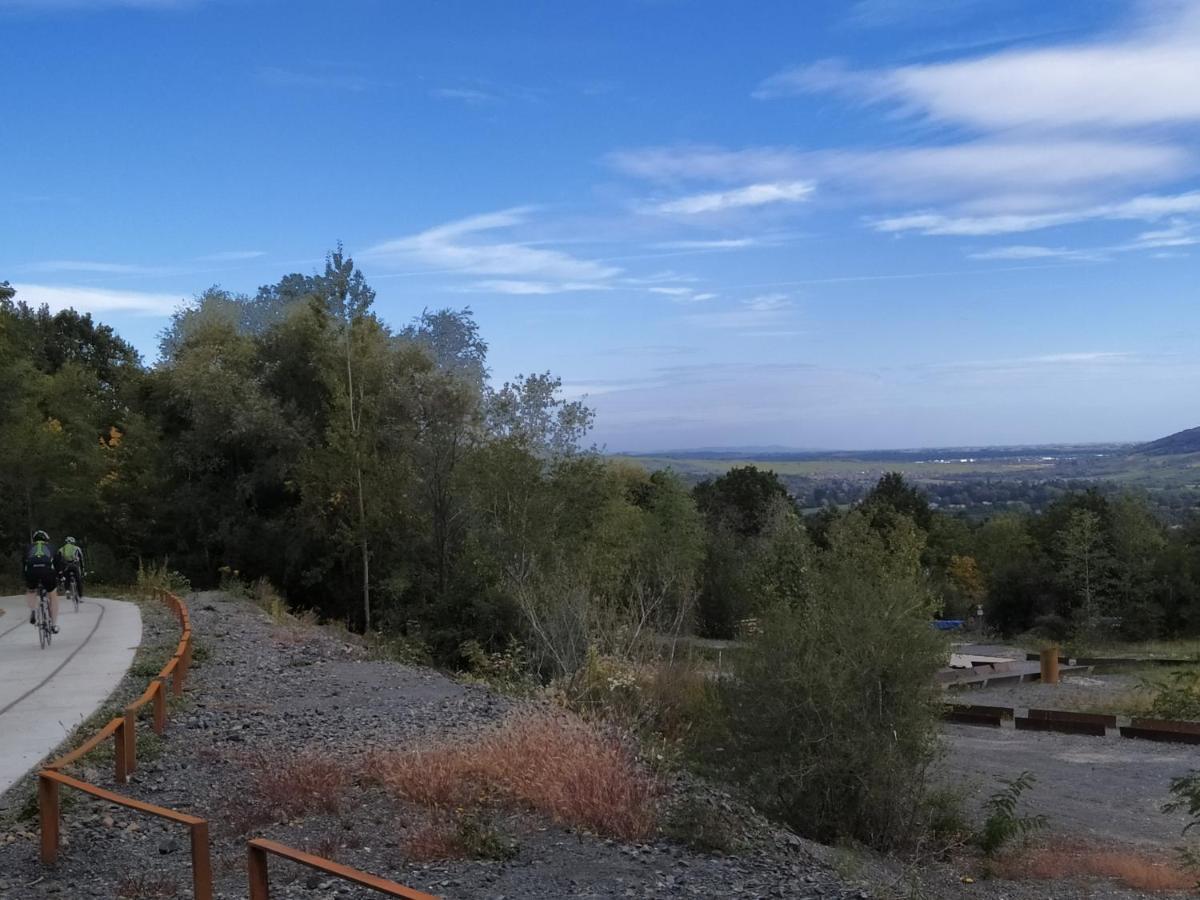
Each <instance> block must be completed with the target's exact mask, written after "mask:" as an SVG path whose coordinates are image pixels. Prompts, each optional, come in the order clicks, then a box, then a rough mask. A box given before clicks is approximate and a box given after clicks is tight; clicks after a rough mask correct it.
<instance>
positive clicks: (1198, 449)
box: [1133, 427, 1200, 456]
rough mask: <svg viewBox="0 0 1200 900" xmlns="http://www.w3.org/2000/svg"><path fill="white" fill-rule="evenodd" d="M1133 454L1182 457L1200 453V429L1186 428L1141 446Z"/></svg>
mask: <svg viewBox="0 0 1200 900" xmlns="http://www.w3.org/2000/svg"><path fill="white" fill-rule="evenodd" d="M1133 452H1134V453H1135V454H1137V455H1139V456H1182V455H1183V454H1186V453H1200V427H1196V428H1186V429H1184V430H1183V431H1177V432H1175V433H1174V434H1168V435H1167V436H1166V437H1162V438H1159V439H1158V440H1156V441H1150V442H1149V443H1145V444H1139V445H1138V446H1137V447H1135V448H1134V450H1133Z"/></svg>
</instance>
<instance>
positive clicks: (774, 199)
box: [648, 181, 814, 216]
mask: <svg viewBox="0 0 1200 900" xmlns="http://www.w3.org/2000/svg"><path fill="white" fill-rule="evenodd" d="M813 189H814V185H813V183H812V182H811V181H776V182H766V183H762V184H748V185H745V186H744V187H740V188H734V189H733V190H728V191H712V192H710V193H705V194H692V195H690V196H687V197H679V198H678V199H675V200H668V201H666V202H662V203H657V204H655V205H654V206H652V207H650V208H649V209H648V211H650V212H656V213H662V214H666V215H684V216H694V215H701V214H704V213H715V212H724V211H726V210H730V209H741V208H744V207H753V206H766V205H768V204H773V203H798V202H800V201H803V200H808V199H810V198H811V195H812V192H813Z"/></svg>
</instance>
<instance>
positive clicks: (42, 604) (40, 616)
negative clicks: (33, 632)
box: [37, 597, 50, 650]
mask: <svg viewBox="0 0 1200 900" xmlns="http://www.w3.org/2000/svg"><path fill="white" fill-rule="evenodd" d="M37 633H38V646H40V647H41V648H42V649H43V650H45V649H46V648H47V647H48V646H50V622H49V614H48V613H47V611H46V598H45V597H40V598H39V599H38V607H37Z"/></svg>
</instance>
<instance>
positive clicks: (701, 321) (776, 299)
mask: <svg viewBox="0 0 1200 900" xmlns="http://www.w3.org/2000/svg"><path fill="white" fill-rule="evenodd" d="M793 306H794V303H793V301H792V300H791V298H790V297H789V296H788V295H787V294H761V295H759V296H757V297H752V298H750V299H749V300H743V301H741V302H740V303H739V304H737V305H736V306H735V307H733V308H730V309H724V310H719V311H713V312H699V313H690V314H688V315H686V316H684V320H685V321H687V322H689V323H691V324H693V325H699V326H701V327H704V328H721V329H728V330H734V331H738V332H741V333H742V334H744V335H745V336H747V337H761V336H763V335H764V334H770V333H775V332H778V331H779V330H781V329H782V328H784V326H785V323H787V322H789V320H790V319H791V315H792V308H793Z"/></svg>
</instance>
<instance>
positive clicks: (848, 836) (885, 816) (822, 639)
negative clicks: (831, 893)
mask: <svg viewBox="0 0 1200 900" xmlns="http://www.w3.org/2000/svg"><path fill="white" fill-rule="evenodd" d="M828 541H829V549H828V550H826V551H824V552H823V553H822V554H821V557H820V559H819V561H818V564H817V567H816V571H815V572H814V573H813V575H812V576H811V577H812V578H813V582H812V585H811V588H810V589H809V590H808V591H807V595H808V596H807V599H800V600H798V601H796V602H780V603H777V604H776V605H775V606H774V607H773V608H772V609H770V610H769V611H767V612H766V613H765V614H764V615H763V616H762V617H761V622H760V631H759V633H758V634H756V635H751V636H749V644H750V648H749V650H748V651H747V652H745V653H740V654H738V656H737V659H736V669H735V675H736V677H735V678H733V679H729V680H728V681H727V682H726V684H727V689H728V708H729V715H730V722H731V726H732V727H731V735H730V750H731V752H730V753H729V754H728V755H729V756H730V758H731V765H732V768H733V771H734V773H735V774H736V775H737V776H738V777H739V778H740V780H741V781H742V782H743V784H745V785H746V787H747V788H748V789H749V791H750V792H751V794H752V796H753V797H754V798H755V799H756V801H757V802H758V804H759V805H760V806H763V807H765V808H767V809H769V810H771V811H773V812H774V813H775V814H777V815H778V816H780V817H781V818H782V819H784V821H786V822H787V823H789V824H790V825H791V826H792V827H794V828H795V829H796V830H798V831H799V832H800V833H802V834H805V835H807V836H809V837H812V838H815V839H817V840H822V841H825V842H835V841H838V840H855V841H859V842H862V843H865V844H868V845H871V846H875V847H881V848H887V847H893V846H896V845H899V844H902V843H906V842H908V841H910V840H911V839H913V838H915V837H916V836H917V835H915V834H914V831H915V830H916V829H918V828H919V826H920V824H921V822H922V820H923V818H924V815H923V805H924V802H925V787H926V778H925V773H926V770H927V767H928V766H929V764H930V763H931V762H932V761H933V759H934V757H935V755H936V753H937V747H938V743H937V741H938V734H939V713H940V700H941V698H940V696H939V694H938V691H937V688H936V687H935V686H934V680H933V676H934V673H935V672H936V671H937V670H938V669H939V668H940V667H941V666H942V665H943V664H944V661H945V659H946V653H947V646H946V644H945V642H944V639H943V638H942V637H941V636H940V635H939V634H938V633H937V632H935V631H934V629H932V628H931V627H930V624H929V623H930V619H931V618H932V616H933V611H934V607H935V602H934V600H933V598H932V597H931V596H930V593H929V591H928V589H927V587H926V585H925V583H924V581H923V576H922V574H921V566H920V552H921V545H922V540H921V538H920V534H919V532H917V531H916V529H915V528H914V527H913V526H912V524H911V522H908V521H907V520H906V519H903V518H900V519H898V520H897V523H896V524H895V525H894V526H892V527H891V529H890V530H888V531H886V532H883V533H880V532H877V531H876V530H874V529H873V528H871V527H870V526H868V524H867V523H866V522H865V520H864V519H863V517H862V516H861V515H859V514H857V513H851V514H849V515H847V516H845V517H843V518H842V519H840V520H838V521H837V522H835V523H834V524H833V525H832V526H831V527H830V530H829V533H828Z"/></svg>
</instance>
